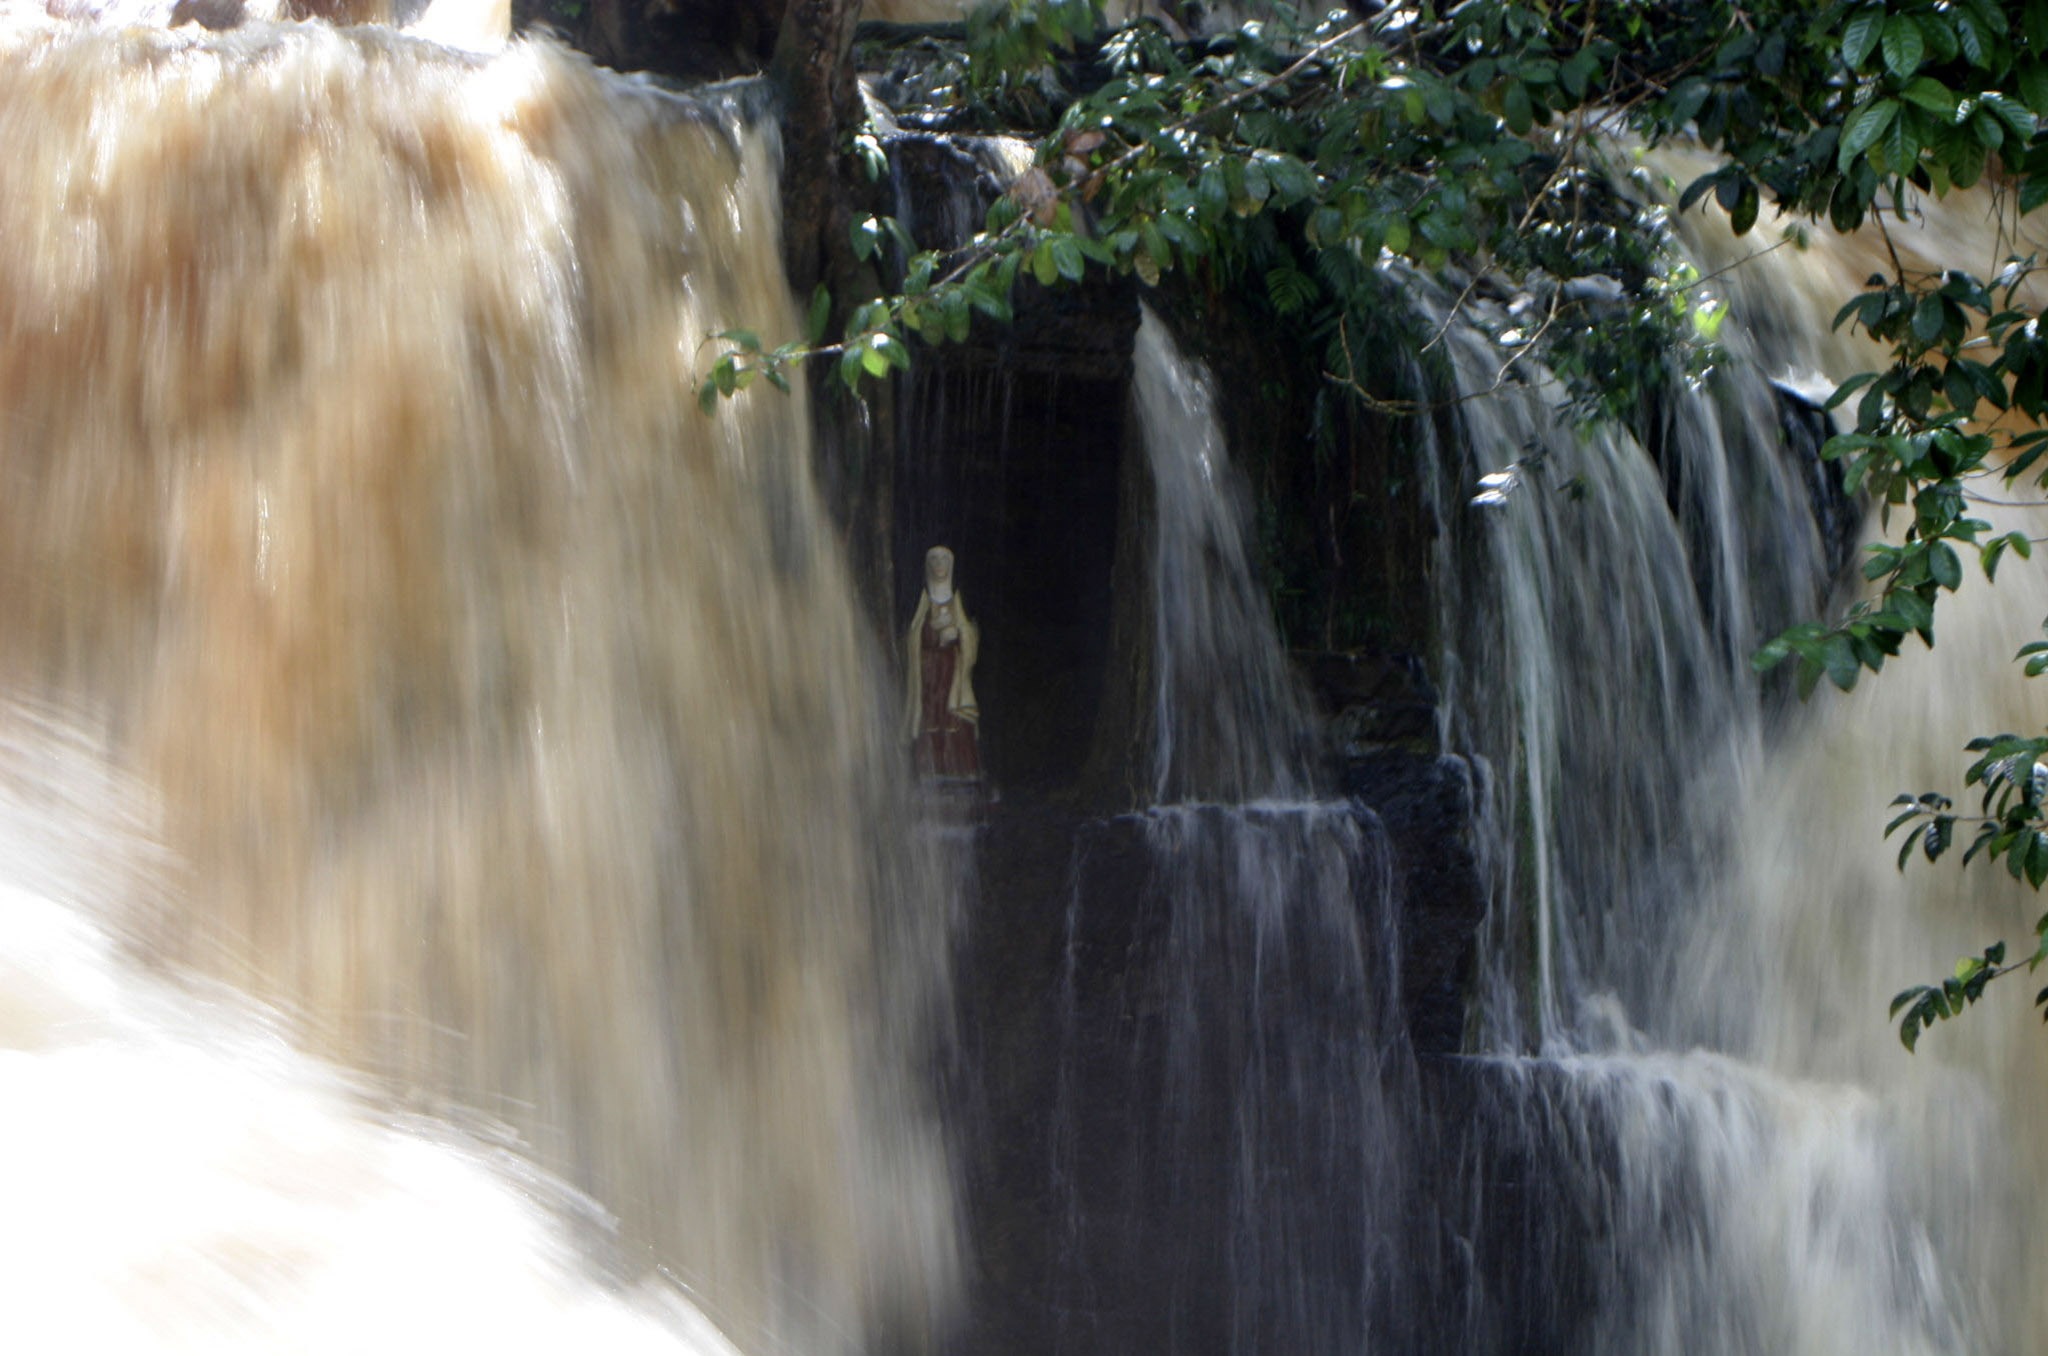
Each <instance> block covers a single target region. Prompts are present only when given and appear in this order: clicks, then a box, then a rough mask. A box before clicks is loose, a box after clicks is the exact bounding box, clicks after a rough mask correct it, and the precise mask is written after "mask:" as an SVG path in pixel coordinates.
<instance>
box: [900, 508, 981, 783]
mask: <svg viewBox="0 0 2048 1356" xmlns="http://www.w3.org/2000/svg"><path fill="white" fill-rule="evenodd" d="M980 645H981V633H980V632H979V631H978V630H977V629H976V628H975V625H974V623H973V621H972V620H970V619H969V618H968V616H967V604H966V602H965V600H964V599H962V598H961V596H960V591H959V590H958V589H956V588H954V587H953V553H952V552H951V551H949V550H948V549H946V548H945V547H943V546H934V547H933V548H932V549H931V550H929V551H927V552H925V554H924V591H923V592H922V593H920V594H919V595H918V599H917V613H916V615H915V616H913V617H911V619H910V632H909V635H908V636H907V637H906V641H905V645H904V666H903V667H904V679H905V687H906V689H907V691H906V693H905V697H906V700H905V703H904V733H905V735H906V736H907V737H908V738H909V740H910V741H911V746H912V749H911V752H912V755H913V757H914V758H915V760H916V763H917V770H918V773H919V774H920V775H922V776H926V777H979V776H980V775H981V747H980V741H979V736H978V730H979V727H980V725H981V708H980V707H979V706H977V705H976V704H975V700H974V657H975V653H976V651H977V650H978V649H979V648H980Z"/></svg>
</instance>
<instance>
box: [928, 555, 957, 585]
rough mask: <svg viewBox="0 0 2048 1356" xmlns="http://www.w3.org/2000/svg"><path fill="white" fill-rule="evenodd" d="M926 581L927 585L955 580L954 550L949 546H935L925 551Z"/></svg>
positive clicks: (948, 582)
mask: <svg viewBox="0 0 2048 1356" xmlns="http://www.w3.org/2000/svg"><path fill="white" fill-rule="evenodd" d="M924 582H925V584H926V586H927V587H929V586H930V585H933V584H950V583H952V582H953V552H952V550H951V549H950V548H949V547H944V546H934V547H933V548H932V549H931V550H929V551H927V552H925V553H924Z"/></svg>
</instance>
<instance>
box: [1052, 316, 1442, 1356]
mask: <svg viewBox="0 0 2048 1356" xmlns="http://www.w3.org/2000/svg"><path fill="white" fill-rule="evenodd" d="M1133 406H1134V410H1135V412H1136V415H1137V420H1138V428H1137V430H1136V432H1137V437H1138V439H1139V440H1140V443H1141V445H1142V451H1143V453H1144V458H1145V465H1146V467H1147V468H1148V469H1149V470H1150V472H1151V490H1152V494H1151V508H1152V514H1153V521H1152V524H1151V533H1150V537H1151V561H1150V564H1151V571H1150V574H1151V579H1152V583H1153V597H1152V599H1151V604H1152V608H1153V618H1152V620H1153V629H1152V632H1151V636H1150V640H1151V643H1152V646H1153V653H1152V655H1151V658H1150V663H1149V666H1148V667H1147V669H1146V671H1147V672H1149V673H1150V674H1151V675H1152V677H1153V680H1154V683H1155V688H1154V696H1153V709H1152V714H1151V720H1152V725H1153V733H1154V736H1155V741H1156V747H1155V750H1154V760H1153V765H1154V768H1155V781H1154V794H1155V797H1156V803H1154V804H1152V805H1150V806H1146V807H1144V808H1141V809H1139V810H1138V811H1136V812H1134V813H1131V814H1127V815H1121V816H1117V817H1114V818H1111V819H1107V820H1100V821H1095V822H1092V823H1088V824H1084V825H1082V826H1081V828H1080V829H1079V831H1078V834H1077V836H1076V838H1075V840H1074V847H1073V860H1072V863H1071V865H1070V867H1069V870H1068V873H1067V887H1066V888H1067V901H1066V905H1065V909H1064V916H1063V922H1064V929H1065V936H1064V942H1063V951H1062V960H1061V970H1060V973H1061V983H1060V987H1059V993H1058V995H1057V998H1056V1011H1055V1012H1054V1013H1053V1014H1052V1023H1051V1024H1052V1025H1053V1027H1054V1029H1055V1030H1056V1031H1057V1033H1058V1038H1059V1041H1060V1049H1059V1052H1058V1055H1057V1073H1056V1077H1055V1078H1054V1079H1053V1080H1052V1081H1053V1083H1054V1087H1055V1089H1056V1103H1057V1104H1056V1106H1055V1107H1054V1108H1053V1112H1052V1116H1051V1118H1050V1124H1049V1125H1048V1127H1047V1130H1046V1133H1045V1139H1044V1143H1045V1144H1046V1146H1047V1151H1048V1154H1049V1159H1050V1162H1049V1167H1048V1180H1049V1181H1050V1182H1051V1183H1052V1185H1053V1187H1054V1192H1055V1195H1056V1197H1057V1204H1056V1205H1055V1206H1054V1207H1053V1208H1052V1209H1050V1210H1049V1211H1048V1212H1047V1213H1046V1215H1045V1216H1044V1217H1043V1225H1042V1227H1043V1228H1044V1229H1045V1230H1046V1232H1047V1233H1048V1234H1049V1235H1050V1236H1051V1237H1050V1240H1049V1242H1048V1243H1047V1245H1046V1247H1047V1249H1048V1251H1049V1253H1050V1254H1051V1256H1050V1259H1049V1260H1048V1261H1047V1262H1046V1263H1045V1266H1046V1272H1047V1279H1046V1282H1045V1284H1046V1286H1047V1294H1048V1300H1047V1304H1048V1308H1049V1310H1050V1311H1051V1315H1052V1321H1051V1331H1050V1332H1049V1333H1047V1334H1046V1335H1045V1336H1043V1337H1038V1338H1034V1339H1032V1340H1033V1341H1038V1342H1043V1341H1048V1340H1049V1341H1052V1342H1054V1343H1055V1344H1057V1345H1059V1346H1061V1347H1063V1348H1065V1349H1069V1350H1075V1349H1078V1350H1082V1351H1104V1352H1109V1351H1130V1350H1160V1351H1231V1352H1242V1353H1254V1352H1265V1351H1293V1352H1303V1353H1323V1354H1327V1356H1338V1354H1339V1353H1346V1352H1352V1351H1356V1350H1358V1349H1360V1348H1359V1344H1360V1342H1361V1340H1365V1339H1367V1338H1368V1337H1370V1338H1371V1339H1373V1340H1378V1339H1379V1338H1381V1337H1384V1336H1387V1335H1388V1334H1389V1333H1390V1332H1391V1331H1392V1325H1393V1323H1394V1322H1396V1321H1397V1320H1398V1317H1399V1316H1398V1315H1396V1314H1394V1312H1393V1309H1392V1307H1391V1306H1390V1303H1389V1301H1390V1299H1391V1298H1392V1297H1393V1296H1395V1295H1396V1294H1397V1293H1398V1290H1399V1284H1398V1283H1399V1280H1400V1277H1401V1275H1402V1274H1403V1269H1404V1266H1405V1259H1404V1257H1403V1256H1402V1252H1401V1244H1400V1237H1401V1230H1402V1216H1403V1214H1404V1212H1405V1211H1406V1210H1407V1208H1408V1206H1409V1202H1410V1196H1409V1191H1410V1188H1411V1185H1412V1184H1411V1183H1410V1182H1409V1181H1408V1180H1407V1177H1406V1175H1405V1171H1404V1169H1405V1167H1406V1165H1407V1162H1408V1155H1407V1152H1406V1139H1407V1135H1408V1129H1407V1123H1406V1121H1405V1119H1404V1116H1403V1113H1402V1111H1401V1107H1402V1106H1403V1104H1404V1094H1405V1093H1406V1092H1407V1091H1408V1090H1410V1089H1411V1088H1412V1072H1411V1069H1410V1060H1409V1056H1408V1050H1407V1044H1406V1040H1405V1036H1404V1035H1403V1031H1402V1021H1401V1014H1400V1007H1399V1001H1398V995H1399V981H1398V974H1399V968H1400V947H1399V943H1398V939H1397V930H1398V919H1399V911H1400V907H1401V892H1400V888H1399V885H1398V882H1397V878H1396V877H1397V872H1396V861H1395V851H1394V845H1393V844H1392V842H1391V841H1390V839H1389V837H1388V835H1387V833H1386V831H1385V829H1384V827H1383V826H1382V825H1381V823H1380V822H1379V820H1378V819H1377V818H1376V817H1375V816H1374V815H1373V814H1372V813H1371V812H1370V811H1369V810H1366V809H1364V808H1363V807H1362V806H1360V805H1357V804H1355V803H1353V802H1351V801H1348V800H1345V799H1341V798H1328V799H1325V798H1318V797H1317V796H1316V795H1315V794H1314V790H1313V789H1314V787H1315V786H1316V785H1317V783H1318V782H1319V781H1321V780H1322V778H1321V776H1320V775H1319V770H1318V769H1317V767H1316V766H1315V765H1314V763H1313V761H1312V759H1311V754H1310V750H1311V746H1312V741H1311V739H1310V724H1309V716H1308V713H1307V709H1306V705H1305V703H1304V702H1303V700H1302V698H1301V696H1300V695H1299V694H1298V692H1297V691H1296V686H1295V682H1294V679H1293V678H1292V676H1291V674H1290V673H1289V670H1288V662H1287V658H1286V654H1285V652H1284V650H1283V649H1282V647H1281V643H1280V639H1279V635H1278V632H1277V630H1276V628H1275V626H1274V623H1273V620H1272V615H1271V610H1270V606H1269V604H1268V602H1267V599H1266V596H1265V593H1264V590H1263V588H1262V587H1261V585H1260V583H1259V579H1258V575H1257V574H1256V572H1255V570H1254V568H1253V565H1252V545H1251V541H1250V537H1249V517H1248V513H1247V506H1246V495H1245V490H1244V487H1243V486H1242V485H1241V484H1240V483H1239V477H1238V475H1237V473H1236V471H1235V470H1234V468H1233V467H1232V465H1231V463H1230V458H1229V455H1228V451H1227V449H1226V447H1225V443H1224V438H1223V433H1222V428H1221V425H1220V422H1219V419H1218V414H1217V410H1216V408H1215V396H1214V390H1213V385H1212V380H1211V378H1210V376H1209V374H1208V372H1207V371H1206V369H1205V368H1204V367H1203V366H1202V365H1201V364H1200V363H1198V362H1196V361H1194V360H1192V359H1190V358H1188V357H1187V356H1185V355H1184V354H1183V353H1182V352H1181V351H1180V350H1179V348H1178V346H1177V345H1176V344H1175V343H1174V342H1173V340H1172V339H1171V337H1170V336H1169V335H1168V333H1167V331H1166V327H1165V325H1164V324H1163V323H1162V322H1161V321H1160V320H1159V319H1158V317H1157V316H1155V315H1153V314H1151V313H1150V312H1149V311H1147V312H1146V313H1145V315H1144V317H1143V319H1142V321H1141V324H1140V327H1139V331H1138V338H1137V345H1136V365H1135V371H1134V374H1133Z"/></svg>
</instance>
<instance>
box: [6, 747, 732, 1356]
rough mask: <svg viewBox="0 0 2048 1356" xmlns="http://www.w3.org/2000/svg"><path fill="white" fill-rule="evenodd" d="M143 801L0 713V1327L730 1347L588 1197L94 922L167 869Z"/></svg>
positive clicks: (62, 1345)
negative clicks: (598, 1259)
mask: <svg viewBox="0 0 2048 1356" xmlns="http://www.w3.org/2000/svg"><path fill="white" fill-rule="evenodd" d="M144 811H145V807H144V805H143V804H142V803H141V800H140V797H139V795H138V794H137V793H135V792H133V791H132V790H131V789H129V788H125V787H123V786H122V784H121V782H120V781H119V779H118V778H116V777H114V776H113V775H111V774H110V773H109V772H107V770H106V769H105V768H104V767H103V766H102V765H100V763H99V761H98V759H97V757H96V755H95V751H94V749H93V747H92V745H91V744H90V743H89V742H88V741H86V740H84V739H82V738H80V737H78V736H77V735H75V734H73V733H71V732H67V731H65V730H63V729H62V728H61V727H57V726H53V725H52V724H50V723H49V722H48V721H47V720H46V719H43V718H40V717H37V716H35V715H33V714H31V713H27V712H22V711H19V710H13V709H9V710H7V711H6V712H5V713H4V720H0V1107H4V1108H5V1112H4V1114H0V1219H4V1221H5V1226H4V1228H0V1349H5V1350H8V1351H19V1352H74V1351H75V1352H116V1351H118V1352H129V1353H148V1352H166V1353H169V1352H208V1353H231V1352H250V1353H255V1352H305V1353H322V1352H333V1353H344V1352H348V1353H360V1352H364V1351H388V1352H446V1351H456V1350H490V1351H500V1352H534V1353H541V1352H591V1351H603V1352H620V1353H657V1352H667V1353H687V1354H689V1356H729V1353H731V1352H732V1351H733V1348H732V1347H731V1346H730V1344H728V1343H727V1342H726V1341H725V1339H724V1338H723V1337H722V1336H720V1335H719V1333H718V1332H717V1330H716V1329H715V1328H713V1327H712V1325H711V1324H710V1323H709V1322H708V1321H706V1320H705V1319H704V1318H703V1317H702V1316H701V1315H700V1314H699V1313H697V1311H696V1310H695V1309H694V1308H692V1307H691V1305H690V1304H689V1303H688V1302H687V1301H686V1300H685V1299H684V1298H683V1297H682V1296H681V1294H680V1293H678V1292H676V1291H674V1290H673V1289H672V1288H670V1287H668V1286H665V1285H664V1284H662V1283H661V1282H659V1281H643V1282H638V1283H633V1284H631V1285H627V1284H624V1283H619V1282H615V1281H613V1280H611V1279H609V1278H608V1277H607V1276H605V1275H603V1274H601V1273H600V1272H599V1271H598V1270H597V1269H596V1268H595V1267H594V1266H593V1265H592V1263H591V1262H590V1261H589V1260H588V1246H587V1244H588V1242H589V1241H590V1240H602V1239H604V1238H605V1237H606V1235H607V1230H606V1226H605V1221H604V1220H603V1218H602V1216H601V1215H600V1214H599V1213H598V1212H597V1211H596V1209H595V1207H594V1206H591V1205H589V1204H588V1203H586V1202H581V1201H579V1200H578V1198H577V1197H576V1196H575V1195H574V1194H573V1193H571V1192H570V1191H569V1190H568V1189H567V1188H566V1187H564V1186H562V1185H561V1184H559V1183H557V1182H555V1181H553V1180H552V1179H550V1178H549V1177H548V1176H547V1175H546V1174H544V1173H542V1172H541V1171H539V1170H538V1169H536V1168H534V1167H532V1166H531V1165H530V1164H528V1163H526V1162H525V1161H524V1160H523V1159H521V1158H520V1157H518V1156H517V1155H516V1154H515V1153H514V1152H511V1151H510V1150H509V1149H508V1148H507V1147H505V1146H504V1145H502V1144H497V1145H494V1144H490V1143H487V1142H485V1141H482V1140H478V1139H476V1138H475V1137H473V1136H470V1135H466V1134H464V1133H463V1132H461V1131H459V1130H457V1129H456V1128H454V1127H452V1126H449V1125H446V1124H442V1123H438V1122H435V1121H431V1120H427V1119H423V1118H419V1117H406V1118H398V1117H395V1116H392V1115H390V1114H386V1113H384V1112H380V1111H379V1110H378V1108H377V1106H376V1104H375V1102H374V1101H373V1100H372V1099H371V1097H370V1095H369V1093H368V1090H367V1089H366V1088H365V1087H364V1086H363V1085H362V1084H361V1082H360V1081H359V1080H358V1079H356V1078H354V1077H353V1076H351V1075H349V1074H347V1073H345V1072H344V1071H342V1070H340V1069H337V1068H336V1067H334V1066H333V1065H330V1064H327V1063H325V1062H322V1061H320V1060H317V1059H314V1058H312V1057H311V1056H308V1055H306V1054H304V1053H302V1052H300V1051H298V1050H296V1049H294V1048H293V1047H292V1045H291V1044H290V1043H289V1041H288V1040H287V1039H286V1037H285V1035H284V1030H285V1027H284V1024H283V1023H282V1022H280V1021H279V1020H278V1019H277V1018H276V1017H275V1016H274V1015H273V1014H271V1013H269V1012H267V1011H265V1010H264V1009H262V1008H259V1007H257V1006H256V1005H254V1004H253V1003H251V1002H249V1001H248V1000H246V999H244V998H242V997H240V996H239V995H236V994H234V993H232V992H230V991H227V990H225V989H222V988H220V987H218V986H214V985H207V984H204V983H202V982H200V981H197V980H193V979H190V978H189V977H177V976H172V975H167V974H165V973H162V972H158V971H153V970H145V969H144V968H142V967H141V966H140V965H139V963H138V962H137V960H136V959H135V957H134V955H133V954H132V952H131V951H129V950H128V949H127V948H125V947H124V946H123V945H122V944H121V943H120V942H119V941H118V940H117V938H116V936H115V935H114V933H113V932H112V931H110V929H109V927H108V926H107V925H106V924H105V923H104V922H103V921H102V920H103V919H105V918H108V917H112V916H115V915H118V914H121V913H124V912H128V911H129V910H130V908H131V907H132V905H133V903H134V901H133V900H132V899H123V898H121V896H123V895H132V894H133V893H135V892H138V891H140V892H143V893H147V892H149V891H150V890H151V888H152V886H153V885H161V884H162V883H163V881H164V880H165V878H166V877H167V876H168V875H169V874H171V873H170V872H169V871H168V862H167V861H166V858H165V855H164V854H163V852H162V851H161V849H160V848H158V847H157V846H156V845H155V844H154V843H152V842H151V841H150V840H149V838H148V837H147V834H146V824H147V821H148V816H147V814H146V813H145V812H144ZM578 1235H582V1237H581V1238H580V1239H579V1237H578Z"/></svg>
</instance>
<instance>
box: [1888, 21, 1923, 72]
mask: <svg viewBox="0 0 2048 1356" xmlns="http://www.w3.org/2000/svg"><path fill="white" fill-rule="evenodd" d="M1883 45H1884V64H1885V67H1886V69H1888V70H1889V71H1891V73H1892V74H1893V75H1895V76H1898V77H1899V78H1900V79H1902V80H1903V79H1905V78H1906V77H1907V76H1910V75H1912V74H1913V72H1915V71H1917V70H1919V69H1920V63H1921V61H1922V60H1924V59H1925V58H1926V56H1927V39H1926V38H1925V37H1924V36H1922V34H1921V32H1920V25H1919V23H1918V22H1917V21H1916V20H1915V19H1914V18H1913V16H1912V15H1910V14H1894V15H1892V16H1891V17H1890V18H1888V19H1886V20H1885V22H1884V43H1883Z"/></svg>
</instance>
